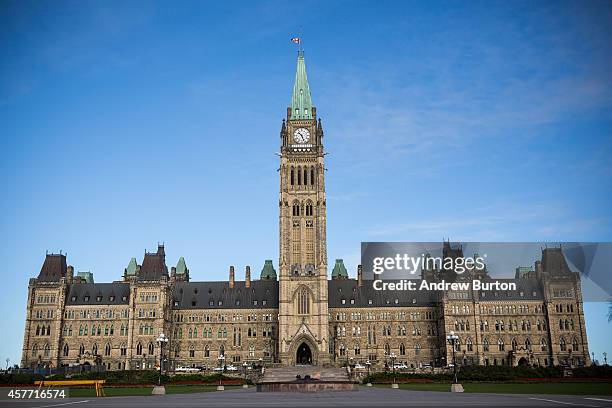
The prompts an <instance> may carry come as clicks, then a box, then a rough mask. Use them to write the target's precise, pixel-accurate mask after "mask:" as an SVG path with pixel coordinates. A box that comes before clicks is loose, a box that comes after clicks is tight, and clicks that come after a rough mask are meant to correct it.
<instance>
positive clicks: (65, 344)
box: [64, 343, 70, 357]
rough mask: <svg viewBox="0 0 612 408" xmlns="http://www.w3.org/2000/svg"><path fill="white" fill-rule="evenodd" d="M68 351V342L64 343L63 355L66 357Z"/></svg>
mask: <svg viewBox="0 0 612 408" xmlns="http://www.w3.org/2000/svg"><path fill="white" fill-rule="evenodd" d="M69 352H70V347H68V343H64V357H68V353H69Z"/></svg>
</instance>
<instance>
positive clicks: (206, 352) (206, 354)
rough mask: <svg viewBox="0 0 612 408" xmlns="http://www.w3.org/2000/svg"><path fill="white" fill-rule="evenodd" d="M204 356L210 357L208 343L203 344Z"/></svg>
mask: <svg viewBox="0 0 612 408" xmlns="http://www.w3.org/2000/svg"><path fill="white" fill-rule="evenodd" d="M204 357H210V347H209V346H208V344H207V345H206V346H204Z"/></svg>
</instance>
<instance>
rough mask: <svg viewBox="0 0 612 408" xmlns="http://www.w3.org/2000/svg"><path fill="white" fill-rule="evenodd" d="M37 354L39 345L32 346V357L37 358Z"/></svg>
mask: <svg viewBox="0 0 612 408" xmlns="http://www.w3.org/2000/svg"><path fill="white" fill-rule="evenodd" d="M36 354H38V344H34V345H33V346H32V357H36Z"/></svg>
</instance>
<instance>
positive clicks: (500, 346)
mask: <svg viewBox="0 0 612 408" xmlns="http://www.w3.org/2000/svg"><path fill="white" fill-rule="evenodd" d="M497 348H498V349H499V351H504V350H505V349H506V345H505V344H504V340H502V339H499V340H497Z"/></svg>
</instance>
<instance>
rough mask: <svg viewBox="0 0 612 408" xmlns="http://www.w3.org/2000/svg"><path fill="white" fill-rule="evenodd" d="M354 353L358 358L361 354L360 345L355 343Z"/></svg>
mask: <svg viewBox="0 0 612 408" xmlns="http://www.w3.org/2000/svg"><path fill="white" fill-rule="evenodd" d="M354 351H355V355H356V356H358V355H360V354H361V348H360V347H359V343H355V348H354Z"/></svg>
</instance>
